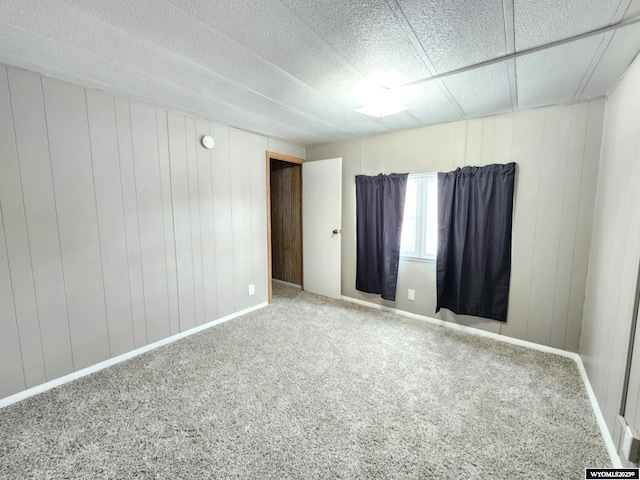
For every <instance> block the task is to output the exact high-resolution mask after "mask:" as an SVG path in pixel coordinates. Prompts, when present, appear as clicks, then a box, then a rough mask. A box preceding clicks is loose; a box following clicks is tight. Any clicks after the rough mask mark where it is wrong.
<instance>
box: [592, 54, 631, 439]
mask: <svg viewBox="0 0 640 480" xmlns="http://www.w3.org/2000/svg"><path fill="white" fill-rule="evenodd" d="M639 87H640V58H637V59H636V60H635V61H634V63H633V64H632V65H631V67H629V70H628V71H627V73H626V74H625V76H624V77H623V78H622V80H621V81H620V83H619V84H618V86H617V87H616V89H615V90H614V91H613V92H612V93H611V95H610V96H609V98H608V99H607V111H606V116H605V128H604V137H603V143H602V168H601V169H600V174H599V178H598V192H597V202H596V206H595V217H594V230H593V241H592V248H591V256H590V260H589V275H588V282H587V289H586V295H587V296H586V302H585V312H584V326H583V333H582V339H581V342H580V355H581V357H582V360H583V362H584V366H585V369H586V371H587V374H588V375H589V380H590V381H591V384H592V385H593V390H594V392H595V394H596V397H597V399H598V403H599V404H600V408H601V410H602V412H603V414H604V417H605V420H606V422H607V426H608V427H609V430H610V431H611V433H612V436H613V439H614V442H616V445H617V446H618V447H620V446H621V443H620V442H619V441H620V438H621V435H620V434H621V430H622V429H621V423H620V422H618V421H617V418H618V414H619V413H620V406H621V402H622V395H623V387H624V376H625V370H626V366H627V354H628V349H629V344H630V336H631V325H632V322H633V320H634V318H633V315H634V302H635V300H636V287H637V283H638V268H639V267H638V266H639V265H640V215H639V213H638V207H640V88H639ZM639 332H640V329H638V330H636V337H635V346H634V351H633V353H634V355H633V368H632V369H631V372H630V379H629V394H628V398H627V408H626V412H625V418H626V420H627V422H629V424H630V425H631V426H632V427H633V428H634V429H635V430H636V431H637V430H638V429H639V428H640V416H637V414H636V411H637V412H639V413H640V388H639V386H640V369H638V366H640V363H638V362H637V359H638V353H639V352H640V343H639V339H640V336H639Z"/></svg>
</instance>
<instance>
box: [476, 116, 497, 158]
mask: <svg viewBox="0 0 640 480" xmlns="http://www.w3.org/2000/svg"><path fill="white" fill-rule="evenodd" d="M495 136H496V117H487V118H485V119H483V120H482V155H481V157H480V163H479V164H478V165H491V164H492V163H497V162H496V159H495V150H496V138H495Z"/></svg>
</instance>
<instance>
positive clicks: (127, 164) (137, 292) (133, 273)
mask: <svg viewBox="0 0 640 480" xmlns="http://www.w3.org/2000/svg"><path fill="white" fill-rule="evenodd" d="M115 110H116V129H117V134H118V152H119V155H118V156H119V158H120V178H121V182H122V183H121V187H122V205H123V207H124V225H125V234H126V241H127V264H128V268H129V290H130V294H131V318H132V320H133V339H134V346H135V347H136V348H137V347H141V346H143V345H146V344H147V325H146V313H145V303H144V285H143V280H142V254H141V253H140V233H139V232H140V227H139V222H138V200H137V194H136V174H135V168H134V164H133V140H132V138H131V112H130V108H129V102H128V101H127V100H124V99H120V98H116V99H115Z"/></svg>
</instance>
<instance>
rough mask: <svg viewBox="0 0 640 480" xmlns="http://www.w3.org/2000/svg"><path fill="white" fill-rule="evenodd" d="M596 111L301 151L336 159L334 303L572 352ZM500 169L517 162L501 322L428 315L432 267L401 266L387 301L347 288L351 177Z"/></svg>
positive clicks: (537, 114) (589, 105)
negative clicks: (365, 304)
mask: <svg viewBox="0 0 640 480" xmlns="http://www.w3.org/2000/svg"><path fill="white" fill-rule="evenodd" d="M603 112H604V99H597V100H593V101H591V102H583V103H578V104H574V105H568V106H560V107H551V108H543V109H537V110H530V111H526V112H522V113H516V114H506V115H499V116H494V117H487V118H482V119H477V120H470V121H463V122H456V123H450V124H444V125H436V126H432V127H425V128H420V129H415V130H407V131H402V132H395V133H390V134H385V135H379V136H374V137H367V138H364V139H361V140H352V141H346V142H339V143H332V144H326V145H320V146H316V147H310V148H308V149H307V159H308V160H320V159H323V158H332V157H338V156H341V157H342V158H343V212H342V216H343V225H342V231H343V238H342V242H343V243H342V252H343V259H342V293H343V295H346V296H349V297H354V298H359V299H364V300H367V301H371V302H375V303H380V304H383V305H387V306H390V307H394V308H399V309H401V310H406V311H409V312H413V313H418V314H421V315H426V316H430V317H438V318H442V319H444V320H448V321H451V322H456V323H461V324H465V325H469V326H473V327H476V328H481V329H485V330H489V331H492V332H495V333H500V334H503V335H507V336H510V337H515V338H520V339H524V340H529V341H532V342H536V343H540V344H543V345H550V346H553V347H558V348H563V349H567V350H570V351H574V352H575V351H577V350H578V343H579V339H580V329H581V322H582V305H583V301H584V286H585V279H586V273H587V262H588V258H589V239H590V236H591V227H592V218H593V216H592V215H593V204H594V201H595V186H596V178H597V172H598V162H599V155H600V142H601V138H602V122H603ZM507 162H516V163H517V171H516V189H515V205H514V207H515V208H514V221H513V253H512V272H511V290H510V296H509V311H508V321H507V323H505V324H502V323H500V322H496V321H493V320H484V319H479V318H474V317H469V316H464V315H454V314H452V313H451V312H449V311H446V310H443V311H441V312H440V313H438V314H436V313H435V307H436V280H435V263H434V262H415V261H407V260H401V262H400V270H399V274H398V294H397V298H396V302H387V301H384V300H381V299H380V298H379V297H378V296H375V295H369V294H364V293H362V292H358V291H357V290H356V289H355V272H356V264H355V257H356V255H355V251H356V238H355V181H354V176H355V175H358V174H365V175H375V174H377V173H380V172H383V173H391V172H409V173H426V172H436V171H450V170H453V169H455V168H457V167H463V166H466V165H476V166H477V165H487V164H490V163H507ZM409 288H410V289H414V290H415V291H416V300H415V301H409V300H408V299H407V289H409Z"/></svg>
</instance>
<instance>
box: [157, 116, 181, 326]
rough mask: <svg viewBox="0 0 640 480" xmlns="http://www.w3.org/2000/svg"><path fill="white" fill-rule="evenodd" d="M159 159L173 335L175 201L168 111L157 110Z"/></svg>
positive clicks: (177, 322) (175, 304) (175, 322)
mask: <svg viewBox="0 0 640 480" xmlns="http://www.w3.org/2000/svg"><path fill="white" fill-rule="evenodd" d="M156 117H157V118H156V121H157V124H158V157H159V160H160V182H161V187H162V212H163V219H164V249H165V256H166V265H167V300H168V305H169V321H170V324H171V334H172V335H175V334H176V333H178V332H180V318H179V313H178V277H177V272H176V245H175V239H174V232H173V200H172V193H171V165H170V163H169V131H168V123H167V111H166V110H163V109H157V111H156Z"/></svg>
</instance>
